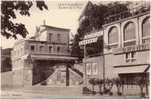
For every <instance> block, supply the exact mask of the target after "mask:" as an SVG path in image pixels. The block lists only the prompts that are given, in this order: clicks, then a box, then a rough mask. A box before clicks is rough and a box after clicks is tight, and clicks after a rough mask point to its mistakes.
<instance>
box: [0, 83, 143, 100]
mask: <svg viewBox="0 0 151 100" xmlns="http://www.w3.org/2000/svg"><path fill="white" fill-rule="evenodd" d="M1 98H2V99H10V98H11V99H23V98H26V99H31V98H34V99H35V98H38V99H39V98H45V99H47V98H48V99H49V98H52V99H56V98H64V99H67V98H68V99H70V98H74V99H79V98H84V99H141V98H140V97H139V96H109V95H103V96H102V95H99V94H96V95H92V94H89V95H83V94H82V87H81V86H71V87H52V86H51V87H47V86H32V87H26V88H16V89H5V90H2V91H1ZM143 99H144V98H143Z"/></svg>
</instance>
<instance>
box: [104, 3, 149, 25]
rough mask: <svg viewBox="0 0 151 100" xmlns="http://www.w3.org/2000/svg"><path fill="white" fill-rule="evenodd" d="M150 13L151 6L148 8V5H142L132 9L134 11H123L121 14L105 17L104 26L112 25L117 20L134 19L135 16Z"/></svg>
mask: <svg viewBox="0 0 151 100" xmlns="http://www.w3.org/2000/svg"><path fill="white" fill-rule="evenodd" d="M149 11H150V6H146V5H142V6H139V7H135V8H132V9H128V10H125V11H122V12H120V13H117V14H112V15H109V16H108V17H105V18H104V24H108V23H111V22H114V21H117V20H121V19H124V18H128V17H132V16H135V15H139V14H142V13H146V12H149Z"/></svg>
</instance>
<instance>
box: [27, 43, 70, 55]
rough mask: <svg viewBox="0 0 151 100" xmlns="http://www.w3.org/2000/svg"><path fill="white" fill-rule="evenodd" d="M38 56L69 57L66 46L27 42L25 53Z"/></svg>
mask: <svg viewBox="0 0 151 100" xmlns="http://www.w3.org/2000/svg"><path fill="white" fill-rule="evenodd" d="M27 52H28V53H30V54H38V55H54V56H62V55H63V56H70V55H71V54H70V52H69V50H68V45H63V44H52V43H47V42H46V41H28V45H27V49H26V53H27Z"/></svg>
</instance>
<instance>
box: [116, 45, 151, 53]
mask: <svg viewBox="0 0 151 100" xmlns="http://www.w3.org/2000/svg"><path fill="white" fill-rule="evenodd" d="M149 48H150V47H149V44H143V45H135V46H128V47H124V48H117V49H115V50H114V53H115V54H118V53H127V52H133V51H142V50H149Z"/></svg>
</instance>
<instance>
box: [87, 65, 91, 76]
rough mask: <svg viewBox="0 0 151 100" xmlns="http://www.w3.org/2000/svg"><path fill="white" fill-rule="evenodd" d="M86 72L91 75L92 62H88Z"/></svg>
mask: <svg viewBox="0 0 151 100" xmlns="http://www.w3.org/2000/svg"><path fill="white" fill-rule="evenodd" d="M86 73H87V75H91V64H90V63H87V64H86Z"/></svg>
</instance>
